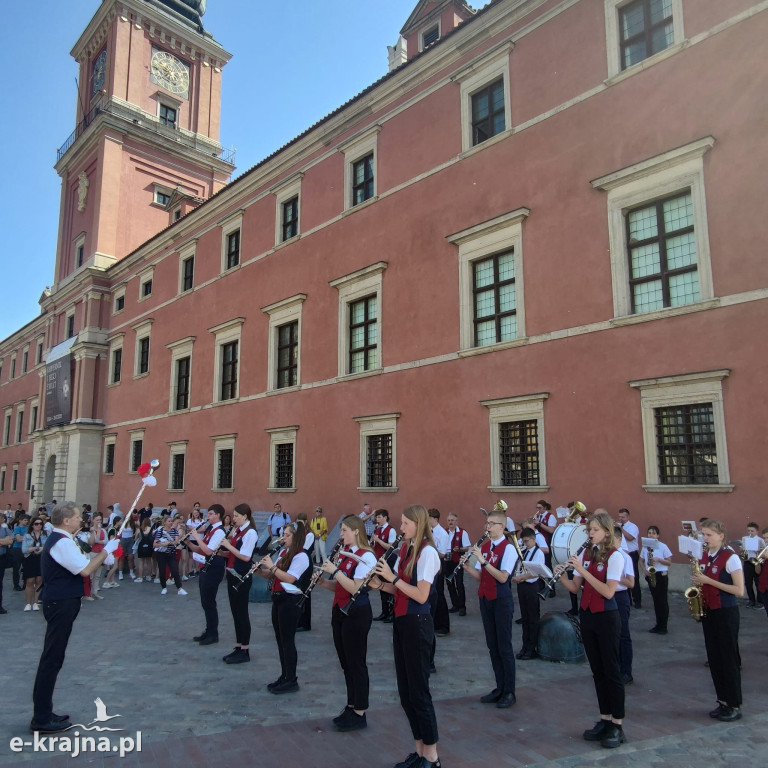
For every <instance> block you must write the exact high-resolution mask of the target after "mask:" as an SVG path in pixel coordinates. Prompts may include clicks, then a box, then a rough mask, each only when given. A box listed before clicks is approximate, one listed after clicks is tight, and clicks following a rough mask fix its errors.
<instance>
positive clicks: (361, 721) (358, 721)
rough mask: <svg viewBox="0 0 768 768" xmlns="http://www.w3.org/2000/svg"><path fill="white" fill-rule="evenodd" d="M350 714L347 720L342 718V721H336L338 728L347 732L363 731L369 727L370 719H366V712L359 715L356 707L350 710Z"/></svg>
mask: <svg viewBox="0 0 768 768" xmlns="http://www.w3.org/2000/svg"><path fill="white" fill-rule="evenodd" d="M349 713H350V714H349V715H348V716H347V719H346V720H342V721H341V722H340V723H336V730H337V731H342V732H343V733H346V732H347V731H362V730H363V728H367V727H368V721H367V720H366V719H365V712H363V714H362V715H358V714H357V713H356V712H355V710H354V709H350V710H349Z"/></svg>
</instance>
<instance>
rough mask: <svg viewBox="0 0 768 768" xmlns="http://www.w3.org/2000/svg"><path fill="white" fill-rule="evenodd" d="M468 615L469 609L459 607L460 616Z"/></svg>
mask: <svg viewBox="0 0 768 768" xmlns="http://www.w3.org/2000/svg"><path fill="white" fill-rule="evenodd" d="M466 615H467V609H466V608H459V616H466Z"/></svg>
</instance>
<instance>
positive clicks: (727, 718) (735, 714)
mask: <svg viewBox="0 0 768 768" xmlns="http://www.w3.org/2000/svg"><path fill="white" fill-rule="evenodd" d="M717 719H718V720H722V721H723V722H724V723H732V722H733V721H734V720H741V710H740V709H739V708H738V707H725V709H723V711H722V712H721V713H720V714H719V715H718V716H717Z"/></svg>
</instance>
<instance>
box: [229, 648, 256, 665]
mask: <svg viewBox="0 0 768 768" xmlns="http://www.w3.org/2000/svg"><path fill="white" fill-rule="evenodd" d="M250 660H251V654H250V652H249V651H248V649H247V648H238V649H237V650H235V651H234V653H230V654H229V656H225V657H224V662H225V663H226V664H246V663H248V662H249V661H250Z"/></svg>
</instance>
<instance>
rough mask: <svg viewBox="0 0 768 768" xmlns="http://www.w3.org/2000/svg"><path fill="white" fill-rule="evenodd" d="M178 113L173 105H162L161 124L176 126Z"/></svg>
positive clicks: (170, 126)
mask: <svg viewBox="0 0 768 768" xmlns="http://www.w3.org/2000/svg"><path fill="white" fill-rule="evenodd" d="M177 117H178V114H177V112H176V110H175V109H174V108H173V107H168V106H166V105H165V104H161V105H160V124H161V125H167V126H168V127H169V128H175V127H176V118H177Z"/></svg>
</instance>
